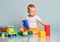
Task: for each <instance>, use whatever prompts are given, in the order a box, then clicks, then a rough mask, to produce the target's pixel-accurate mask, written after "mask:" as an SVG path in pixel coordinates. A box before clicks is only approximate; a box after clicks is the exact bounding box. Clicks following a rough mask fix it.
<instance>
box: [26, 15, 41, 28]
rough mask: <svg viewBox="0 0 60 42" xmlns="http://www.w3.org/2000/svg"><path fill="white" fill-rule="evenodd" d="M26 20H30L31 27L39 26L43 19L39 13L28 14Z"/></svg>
mask: <svg viewBox="0 0 60 42" xmlns="http://www.w3.org/2000/svg"><path fill="white" fill-rule="evenodd" d="M26 20H28V23H29V26H30V28H37V27H38V26H37V24H38V22H40V21H41V18H40V17H39V16H37V15H35V16H26Z"/></svg>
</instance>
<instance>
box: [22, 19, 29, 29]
mask: <svg viewBox="0 0 60 42" xmlns="http://www.w3.org/2000/svg"><path fill="white" fill-rule="evenodd" d="M22 22H23V26H24V27H26V29H29V28H30V27H29V24H28V21H27V20H23V21H22Z"/></svg>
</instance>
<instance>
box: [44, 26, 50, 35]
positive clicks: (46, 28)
mask: <svg viewBox="0 0 60 42" xmlns="http://www.w3.org/2000/svg"><path fill="white" fill-rule="evenodd" d="M44 30H45V32H46V36H50V25H45V26H44Z"/></svg>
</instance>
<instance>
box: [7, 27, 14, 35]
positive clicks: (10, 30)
mask: <svg viewBox="0 0 60 42" xmlns="http://www.w3.org/2000/svg"><path fill="white" fill-rule="evenodd" d="M7 32H8V33H9V34H15V32H14V28H12V27H10V28H8V31H7Z"/></svg>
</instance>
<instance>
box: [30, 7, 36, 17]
mask: <svg viewBox="0 0 60 42" xmlns="http://www.w3.org/2000/svg"><path fill="white" fill-rule="evenodd" d="M29 9H30V10H29V15H31V16H34V15H36V8H35V7H32V8H29Z"/></svg>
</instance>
